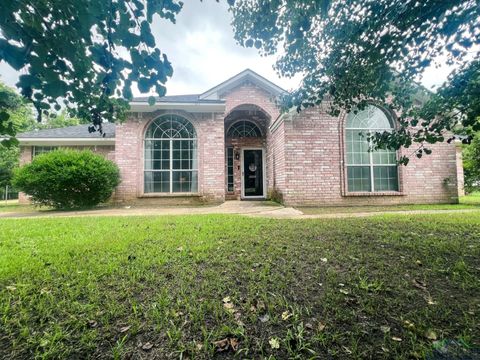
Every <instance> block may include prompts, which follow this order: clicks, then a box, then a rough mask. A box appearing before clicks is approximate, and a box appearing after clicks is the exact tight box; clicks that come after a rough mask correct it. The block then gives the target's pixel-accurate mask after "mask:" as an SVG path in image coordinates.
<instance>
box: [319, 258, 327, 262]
mask: <svg viewBox="0 0 480 360" xmlns="http://www.w3.org/2000/svg"><path fill="white" fill-rule="evenodd" d="M320 260H321V262H324V263H326V262H327V261H328V259H327V258H321V259H320Z"/></svg>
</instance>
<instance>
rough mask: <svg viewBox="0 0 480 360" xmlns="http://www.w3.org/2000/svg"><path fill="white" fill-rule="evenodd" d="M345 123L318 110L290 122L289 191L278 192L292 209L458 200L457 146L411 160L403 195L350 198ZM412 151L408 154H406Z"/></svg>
mask: <svg viewBox="0 0 480 360" xmlns="http://www.w3.org/2000/svg"><path fill="white" fill-rule="evenodd" d="M287 118H288V117H287ZM343 119H344V117H343V116H342V117H339V118H337V117H332V116H330V115H328V114H327V112H326V111H324V110H322V109H321V108H313V109H308V110H305V111H303V112H302V113H300V114H298V115H294V116H293V119H292V120H287V121H285V122H284V124H283V125H284V129H283V131H284V135H283V138H284V151H285V154H284V157H285V185H284V186H283V189H282V186H281V185H280V186H277V187H278V190H280V191H281V193H282V195H283V199H284V202H285V203H286V204H288V205H311V206H328V205H345V206H346V205H365V204H372V205H374V204H375V205H380V204H396V203H449V202H457V201H458V195H457V169H456V152H455V145H453V144H447V143H441V144H436V145H434V146H432V150H433V154H432V155H429V156H424V157H423V158H422V159H417V158H416V157H415V156H410V159H411V160H410V163H409V164H408V166H406V167H405V166H402V167H401V168H400V175H399V177H400V190H401V191H400V192H399V193H396V194H395V195H393V194H392V193H390V194H388V195H387V194H384V195H379V194H378V193H377V194H375V195H371V194H369V195H364V196H358V195H356V194H348V193H347V192H346V188H345V185H344V183H345V180H344V178H345V169H344V150H343ZM279 131H280V134H279V135H277V134H276V133H277V132H279ZM281 132H282V128H281V127H279V128H278V129H277V130H275V131H274V132H273V136H274V137H278V138H279V139H281V138H282V136H281ZM278 142H280V143H281V140H278ZM278 147H281V144H280V145H278ZM411 151H412V150H408V149H406V150H403V151H402V154H403V153H404V154H409V153H410V152H411ZM275 181H276V182H277V180H275Z"/></svg>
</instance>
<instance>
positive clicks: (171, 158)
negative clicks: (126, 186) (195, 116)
mask: <svg viewBox="0 0 480 360" xmlns="http://www.w3.org/2000/svg"><path fill="white" fill-rule="evenodd" d="M164 116H176V117H179V118H181V119H183V120H184V121H187V122H189V123H190V124H191V125H192V127H193V128H194V131H195V135H197V133H196V130H195V127H194V126H193V124H192V122H191V121H190V120H188V119H186V118H184V117H183V116H180V115H176V114H164V115H162V116H160V117H159V118H161V117H164ZM159 118H156V119H154V120H152V122H150V123H149V124H148V126H147V127H146V128H145V132H147V131H148V129H149V128H150V126H152V123H153V122H154V121H156V120H158V119H159ZM147 141H168V142H169V168H168V170H163V169H149V170H147V169H145V150H146V148H145V144H146V142H147ZM174 141H193V142H194V144H195V150H194V152H195V153H196V154H195V155H196V159H195V161H194V164H195V167H194V168H191V169H173V142H174ZM142 155H143V156H142V160H143V194H144V195H146V196H155V195H182V194H189V195H191V194H198V192H199V186H200V185H199V171H198V161H199V159H198V156H199V155H198V136H196V137H195V138H146V137H144V139H143V154H142ZM192 159H193V158H192ZM147 172H150V173H153V172H161V173H165V172H168V175H169V179H170V184H169V185H170V186H169V191H168V192H145V173H147ZM174 172H191V173H193V172H196V173H197V180H196V188H197V191H188V192H174V191H173V173H174Z"/></svg>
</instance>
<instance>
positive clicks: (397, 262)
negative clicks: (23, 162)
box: [0, 212, 480, 359]
mask: <svg viewBox="0 0 480 360" xmlns="http://www.w3.org/2000/svg"><path fill="white" fill-rule="evenodd" d="M479 238H480V214H479V213H477V212H475V213H463V214H448V215H429V216H418V215H417V216H398V215H385V216H381V217H373V218H368V219H364V218H363V219H357V218H355V219H335V220H328V221H325V220H272V219H259V218H256V219H252V218H245V217H240V216H222V215H209V216H184V217H183V216H179V217H134V218H125V217H111V218H106V217H105V218H103V217H102V218H42V219H3V220H2V221H1V223H0V263H1V264H2V265H1V267H0V321H1V323H0V328H1V329H2V331H1V332H0V358H33V357H38V358H113V359H120V358H145V357H149V358H150V357H151V358H154V357H156V358H161V359H164V358H195V359H210V358H214V357H218V358H230V357H232V356H234V355H235V356H236V357H238V358H270V359H275V358H276V359H287V358H292V359H300V358H301V359H303V358H342V359H355V358H357V359H359V358H397V359H400V358H412V357H419V358H422V357H425V356H427V355H428V354H429V353H430V352H431V351H432V349H433V348H434V341H435V340H437V341H439V342H437V343H435V344H437V346H441V344H443V343H446V342H448V341H450V340H455V341H457V343H460V344H462V346H464V347H466V348H468V347H475V346H479V345H480V344H479V343H478V341H479V339H480V323H479V321H478V314H479V313H480V298H479V296H478V294H479V293H480V244H479V241H478V239H479ZM438 344H440V345H438ZM219 350H224V351H222V352H219Z"/></svg>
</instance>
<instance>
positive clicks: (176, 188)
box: [172, 171, 197, 193]
mask: <svg viewBox="0 0 480 360" xmlns="http://www.w3.org/2000/svg"><path fill="white" fill-rule="evenodd" d="M172 192H174V193H175V192H197V172H196V171H174V172H173V188H172Z"/></svg>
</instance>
